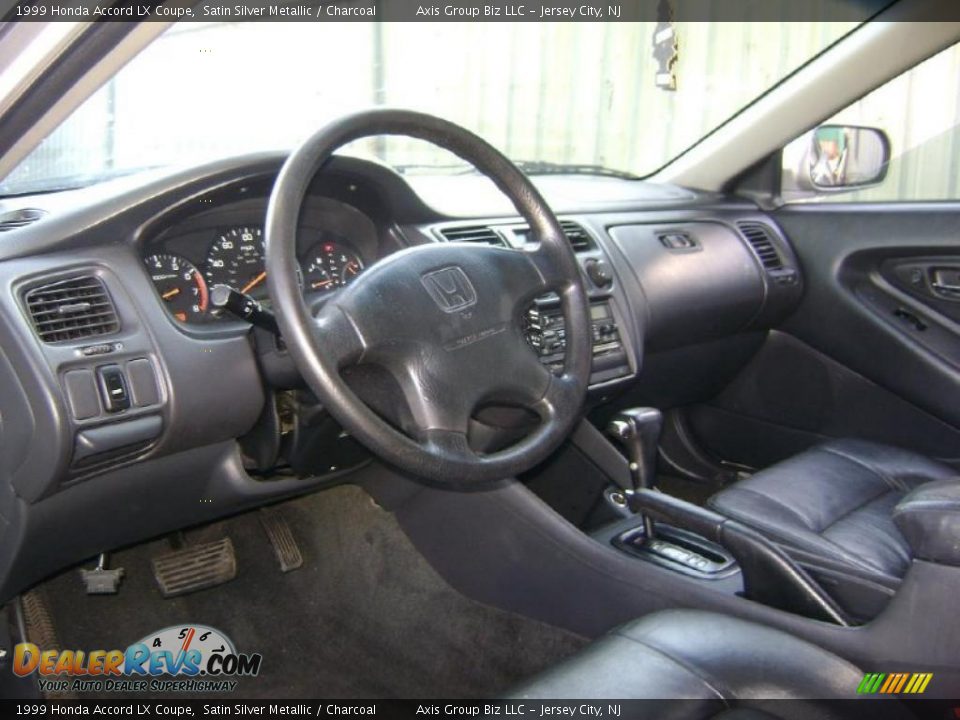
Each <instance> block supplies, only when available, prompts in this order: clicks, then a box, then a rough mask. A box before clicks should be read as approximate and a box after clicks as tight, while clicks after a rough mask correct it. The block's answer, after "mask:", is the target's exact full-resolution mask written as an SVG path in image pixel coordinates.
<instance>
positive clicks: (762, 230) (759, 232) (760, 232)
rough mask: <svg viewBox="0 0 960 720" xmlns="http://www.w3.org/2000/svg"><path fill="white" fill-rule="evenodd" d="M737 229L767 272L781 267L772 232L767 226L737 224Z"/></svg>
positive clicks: (756, 223)
mask: <svg viewBox="0 0 960 720" xmlns="http://www.w3.org/2000/svg"><path fill="white" fill-rule="evenodd" d="M737 227H738V228H740V232H742V233H743V236H744V237H745V238H746V239H747V242H748V243H750V245H751V247H753V251H754V252H755V253H756V254H757V257H758V258H759V259H760V263H761V264H762V265H763V267H765V268H766V269H767V270H779V269H780V268H782V267H783V260H782V259H781V257H780V253H778V252H777V248H776V247H775V246H774V244H773V231H772V230H771V229H770V228H769V227H768V226H766V225H764V224H763V223H758V222H741V223H737Z"/></svg>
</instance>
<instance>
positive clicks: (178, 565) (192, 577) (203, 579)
mask: <svg viewBox="0 0 960 720" xmlns="http://www.w3.org/2000/svg"><path fill="white" fill-rule="evenodd" d="M151 563H152V565H153V576H154V577H155V578H156V580H157V585H159V586H160V592H161V594H162V595H163V596H164V597H168V598H169V597H175V596H177V595H185V594H187V593H192V592H196V591H197V590H204V589H206V588H211V587H216V586H217V585H222V584H223V583H225V582H229V581H230V580H233V579H234V578H235V577H236V576H237V558H236V555H235V554H234V551H233V543H232V542H231V541H230V538H223V539H222V540H217V541H215V542H209V543H203V544H202V545H191V546H189V547H185V548H183V549H181V550H175V551H174V552H172V553H168V554H166V555H161V556H160V557H157V558H154V559H153V560H152V561H151Z"/></svg>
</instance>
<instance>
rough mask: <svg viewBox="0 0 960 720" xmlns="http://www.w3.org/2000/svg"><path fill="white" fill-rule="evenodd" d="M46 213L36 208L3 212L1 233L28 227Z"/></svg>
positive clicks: (0, 219)
mask: <svg viewBox="0 0 960 720" xmlns="http://www.w3.org/2000/svg"><path fill="white" fill-rule="evenodd" d="M46 214H47V213H46V212H44V211H43V210H35V209H33V208H25V209H23V210H14V211H13V212H8V213H3V214H2V215H0V233H2V232H9V231H10V230H16V229H17V228H22V227H26V226H27V225H30V224H31V223H35V222H36V221H37V220H39V219H40V218H42V217H43V216H44V215H46Z"/></svg>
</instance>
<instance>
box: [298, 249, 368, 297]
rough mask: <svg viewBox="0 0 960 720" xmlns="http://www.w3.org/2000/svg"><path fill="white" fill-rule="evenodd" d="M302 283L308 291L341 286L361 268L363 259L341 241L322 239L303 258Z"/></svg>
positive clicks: (319, 290)
mask: <svg viewBox="0 0 960 720" xmlns="http://www.w3.org/2000/svg"><path fill="white" fill-rule="evenodd" d="M303 267H304V271H303V283H304V287H305V288H306V290H307V291H308V292H323V291H326V290H333V289H335V288H338V287H343V286H344V285H346V284H347V283H349V282H350V281H351V280H353V279H354V278H355V277H356V276H357V275H359V274H360V272H361V271H362V270H363V261H362V260H360V256H359V255H357V253H355V252H354V251H353V250H351V249H350V248H348V247H346V246H345V245H344V244H343V243H340V242H335V241H333V240H323V241H321V242H318V243H317V244H316V245H314V246H313V248H311V250H310V252H309V253H307V256H306V257H305V258H304V260H303Z"/></svg>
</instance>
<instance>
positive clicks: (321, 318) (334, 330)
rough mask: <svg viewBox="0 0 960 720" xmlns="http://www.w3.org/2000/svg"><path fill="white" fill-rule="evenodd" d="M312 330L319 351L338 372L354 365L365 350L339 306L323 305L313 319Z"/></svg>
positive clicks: (347, 315)
mask: <svg viewBox="0 0 960 720" xmlns="http://www.w3.org/2000/svg"><path fill="white" fill-rule="evenodd" d="M312 330H313V336H314V338H315V339H316V343H317V346H318V347H319V348H320V349H321V350H320V351H321V352H322V353H323V354H324V355H326V357H327V358H328V359H329V360H330V363H331V364H332V365H333V366H334V367H336V368H337V369H338V370H340V369H343V368H345V367H349V366H350V365H356V364H357V363H358V362H360V361H361V359H362V358H363V356H364V353H365V352H366V350H367V345H366V343H365V342H364V338H363V337H362V335H361V334H360V330H359V329H358V328H357V326H356V324H355V323H354V321H353V319H352V318H351V317H350V314H349V313H348V312H347V311H346V310H345V309H344V308H343V307H341V306H340V305H339V304H336V303H332V302H330V303H327V304H326V305H324V306H323V308H322V309H321V310H320V312H319V313H318V314H317V316H316V317H315V318H314V324H313V328H312Z"/></svg>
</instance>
